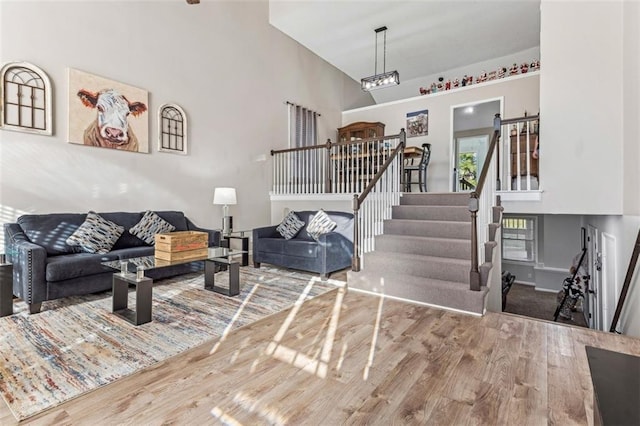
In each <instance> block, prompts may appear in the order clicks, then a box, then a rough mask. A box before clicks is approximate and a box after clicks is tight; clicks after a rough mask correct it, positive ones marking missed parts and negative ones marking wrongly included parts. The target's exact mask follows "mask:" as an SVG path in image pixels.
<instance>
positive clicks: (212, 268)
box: [204, 254, 244, 296]
mask: <svg viewBox="0 0 640 426" xmlns="http://www.w3.org/2000/svg"><path fill="white" fill-rule="evenodd" d="M243 256H244V254H243ZM216 265H224V266H226V267H227V272H228V274H229V288H224V287H219V286H217V285H216V283H215V275H216ZM204 288H205V290H211V291H215V292H216V293H220V294H224V295H225V296H237V295H238V294H240V265H239V264H238V262H234V261H232V260H231V259H225V258H223V257H214V258H211V259H207V260H205V261H204Z"/></svg>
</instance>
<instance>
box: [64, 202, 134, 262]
mask: <svg viewBox="0 0 640 426" xmlns="http://www.w3.org/2000/svg"><path fill="white" fill-rule="evenodd" d="M123 232H124V226H120V225H118V224H117V223H113V222H111V221H110V220H107V219H105V218H103V217H102V216H100V215H99V214H97V213H95V212H89V213H87V218H86V219H85V221H84V223H83V224H82V225H80V227H79V228H78V229H76V231H75V232H74V233H73V234H71V235H70V236H69V238H67V241H66V242H67V244H68V245H70V246H78V247H80V248H81V249H82V250H84V251H86V252H87V253H99V254H105V253H108V252H109V251H110V250H111V247H113V245H114V244H115V243H116V241H118V238H120V235H122V233H123Z"/></svg>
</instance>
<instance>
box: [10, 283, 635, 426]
mask: <svg viewBox="0 0 640 426" xmlns="http://www.w3.org/2000/svg"><path fill="white" fill-rule="evenodd" d="M585 345H591V346H597V347H603V348H608V349H611V350H617V351H620V352H625V353H631V354H636V355H640V340H637V339H632V338H627V337H624V336H618V335H613V334H610V333H602V332H596V331H592V330H588V329H583V328H578V327H571V326H566V325H560V324H555V323H552V322H548V321H541V320H532V319H527V318H524V317H519V316H515V315H510V314H497V313H488V314H487V315H485V316H484V317H482V318H479V317H475V316H469V315H464V314H460V313H454V312H450V311H444V310H439V309H434V308H429V307H424V306H418V305H413V304H408V303H403V302H399V301H394V300H389V299H382V298H379V297H375V296H371V295H365V294H362V293H357V292H355V291H348V290H344V289H336V290H334V291H331V292H329V293H327V294H325V295H323V296H320V297H318V298H315V299H313V300H311V301H308V302H306V303H304V304H302V305H301V306H300V307H294V308H292V309H291V310H289V311H285V312H281V313H279V314H276V315H273V316H271V317H268V318H266V319H264V320H261V321H259V322H256V323H254V324H251V325H249V326H247V327H245V328H242V329H239V330H237V331H235V332H233V333H232V334H229V335H228V336H226V338H224V339H222V340H221V341H218V342H215V341H214V342H210V343H207V344H204V345H202V346H200V347H198V348H194V349H192V350H190V351H188V352H185V353H183V354H181V355H179V356H176V357H174V358H171V359H169V360H167V361H165V362H162V363H160V364H158V365H156V366H155V367H152V368H149V369H147V370H145V371H142V372H140V373H137V374H135V375H133V376H130V377H128V378H125V379H122V380H120V381H117V382H115V383H113V384H111V385H109V386H105V387H103V388H101V389H99V390H96V391H94V392H91V393H89V394H87V395H84V396H82V397H79V398H77V399H75V400H73V401H69V402H68V403H65V404H63V405H60V406H58V407H56V408H53V409H52V410H50V411H48V412H46V413H43V414H41V415H39V416H37V417H34V418H32V419H30V420H29V421H27V422H23V423H24V424H34V425H53V424H55V425H112V424H113V425H115V424H131V425H143V424H144V425H161V424H162V425H168V424H176V425H204V424H244V425H261V424H294V425H298V424H310V425H320V424H322V425H334V424H380V425H388V424H433V425H466V424H472V425H477V424H483V425H484V424H487V425H525V424H527V425H529V424H531V425H545V424H555V425H572V424H578V425H591V424H593V395H592V392H593V391H592V385H591V379H590V374H589V367H588V363H587V359H586V354H585V349H584V348H585ZM0 424H2V425H11V424H16V421H15V419H14V418H13V416H12V415H11V413H10V412H9V409H8V408H7V407H6V405H5V404H2V405H1V407H0Z"/></svg>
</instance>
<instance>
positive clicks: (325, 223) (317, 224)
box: [307, 209, 336, 240]
mask: <svg viewBox="0 0 640 426" xmlns="http://www.w3.org/2000/svg"><path fill="white" fill-rule="evenodd" d="M335 227H336V223H335V222H334V221H333V220H331V218H330V217H329V215H327V214H326V213H325V211H324V210H322V209H321V210H318V213H316V214H315V215H314V216H313V219H311V222H309V224H308V225H307V234H309V236H310V237H311V238H313V239H314V240H317V239H318V238H320V236H321V235H324V234H328V233H329V232H331V231H333V229H334V228H335Z"/></svg>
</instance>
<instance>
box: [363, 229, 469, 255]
mask: <svg viewBox="0 0 640 426" xmlns="http://www.w3.org/2000/svg"><path fill="white" fill-rule="evenodd" d="M375 247H376V251H377V252H378V251H380V252H392V253H408V254H418V255H422V256H437V257H452V258H456V259H470V258H471V240H463V239H460V238H441V237H419V236H415V235H392V234H382V235H378V236H377V237H376V241H375Z"/></svg>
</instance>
